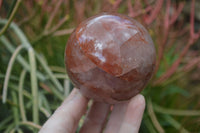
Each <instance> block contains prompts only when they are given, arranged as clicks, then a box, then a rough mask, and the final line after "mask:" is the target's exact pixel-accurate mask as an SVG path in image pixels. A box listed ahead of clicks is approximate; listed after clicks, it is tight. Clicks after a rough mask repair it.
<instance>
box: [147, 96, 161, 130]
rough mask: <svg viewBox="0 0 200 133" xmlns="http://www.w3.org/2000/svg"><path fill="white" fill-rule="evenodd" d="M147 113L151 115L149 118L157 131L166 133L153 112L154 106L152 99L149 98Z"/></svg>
mask: <svg viewBox="0 0 200 133" xmlns="http://www.w3.org/2000/svg"><path fill="white" fill-rule="evenodd" d="M147 111H148V113H149V116H150V118H151V120H152V122H153V125H154V126H155V128H156V129H157V131H158V132H159V133H165V130H164V129H163V128H162V126H161V125H160V123H159V122H158V120H157V118H156V115H155V113H154V111H153V105H152V102H151V99H150V98H148V102H147Z"/></svg>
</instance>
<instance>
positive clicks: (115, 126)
mask: <svg viewBox="0 0 200 133" xmlns="http://www.w3.org/2000/svg"><path fill="white" fill-rule="evenodd" d="M127 105H128V102H123V103H120V104H116V105H114V109H113V111H112V113H111V115H110V118H109V121H108V123H107V125H106V128H105V133H117V132H119V129H120V127H121V124H122V121H123V118H124V115H125V112H126V109H127Z"/></svg>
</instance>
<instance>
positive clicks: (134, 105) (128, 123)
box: [119, 94, 145, 133]
mask: <svg viewBox="0 0 200 133" xmlns="http://www.w3.org/2000/svg"><path fill="white" fill-rule="evenodd" d="M144 109H145V99H144V96H142V95H140V94H138V95H137V96H135V97H134V98H132V99H131V100H130V102H129V104H128V107H127V111H126V113H125V116H124V121H123V123H122V125H121V128H120V130H119V133H138V131H139V128H140V124H141V121H142V116H143V113H144Z"/></svg>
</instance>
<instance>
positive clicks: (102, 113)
mask: <svg viewBox="0 0 200 133" xmlns="http://www.w3.org/2000/svg"><path fill="white" fill-rule="evenodd" d="M109 111H110V105H108V104H105V103H100V102H94V103H93V105H92V107H91V108H90V110H89V112H88V114H87V116H86V118H85V121H84V124H83V126H82V128H81V129H80V133H101V132H102V129H103V128H104V124H105V121H106V118H107V115H108V113H109Z"/></svg>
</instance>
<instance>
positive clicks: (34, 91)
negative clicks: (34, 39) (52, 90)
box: [28, 48, 39, 124]
mask: <svg viewBox="0 0 200 133" xmlns="http://www.w3.org/2000/svg"><path fill="white" fill-rule="evenodd" d="M28 54H29V61H30V67H31V73H30V74H31V91H32V101H33V122H34V123H36V124H38V123H39V110H38V108H39V107H38V83H37V77H36V61H35V54H34V51H33V49H32V48H29V49H28Z"/></svg>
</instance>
